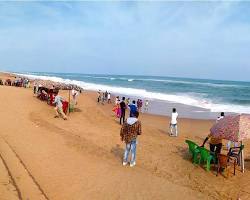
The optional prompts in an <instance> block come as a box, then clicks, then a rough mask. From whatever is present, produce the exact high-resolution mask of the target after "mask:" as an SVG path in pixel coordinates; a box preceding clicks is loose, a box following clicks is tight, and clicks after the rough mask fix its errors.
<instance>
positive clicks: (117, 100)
mask: <svg viewBox="0 0 250 200" xmlns="http://www.w3.org/2000/svg"><path fill="white" fill-rule="evenodd" d="M118 103H120V99H119V96H117V97H116V98H115V105H117V104H118Z"/></svg>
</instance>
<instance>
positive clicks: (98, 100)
mask: <svg viewBox="0 0 250 200" xmlns="http://www.w3.org/2000/svg"><path fill="white" fill-rule="evenodd" d="M100 101H101V91H100V90H99V91H98V93H97V102H98V103H99V102H100Z"/></svg>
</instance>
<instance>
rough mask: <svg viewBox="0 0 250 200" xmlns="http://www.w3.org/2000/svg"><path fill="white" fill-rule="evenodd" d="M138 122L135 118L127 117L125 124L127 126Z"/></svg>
mask: <svg viewBox="0 0 250 200" xmlns="http://www.w3.org/2000/svg"><path fill="white" fill-rule="evenodd" d="M137 121H138V119H137V118H135V117H129V118H128V119H127V123H128V124H129V125H133V124H134V123H135V122H137Z"/></svg>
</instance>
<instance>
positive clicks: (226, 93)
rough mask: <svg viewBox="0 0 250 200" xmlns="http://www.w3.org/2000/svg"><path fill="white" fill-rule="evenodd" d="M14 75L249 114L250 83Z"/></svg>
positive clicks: (39, 74)
mask: <svg viewBox="0 0 250 200" xmlns="http://www.w3.org/2000/svg"><path fill="white" fill-rule="evenodd" d="M17 74H22V75H26V76H28V77H29V78H41V79H46V80H53V81H58V82H63V83H72V84H76V85H79V86H81V87H83V88H84V89H86V90H93V91H97V90H99V89H100V90H102V91H106V90H107V91H109V92H111V93H113V94H123V95H126V96H131V97H140V98H142V99H149V100H159V101H166V102H168V103H177V104H183V105H187V106H193V107H197V108H202V109H205V110H207V111H209V112H222V111H223V112H233V113H249V114H250V82H239V81H222V80H208V79H190V78H173V77H163V76H162V77H161V76H131V75H129V76H125V75H95V74H72V73H47V72H46V73H44V72H29V73H17Z"/></svg>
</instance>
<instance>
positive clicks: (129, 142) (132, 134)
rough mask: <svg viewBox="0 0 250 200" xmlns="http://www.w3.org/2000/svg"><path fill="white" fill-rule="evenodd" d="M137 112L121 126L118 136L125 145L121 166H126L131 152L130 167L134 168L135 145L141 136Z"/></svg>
mask: <svg viewBox="0 0 250 200" xmlns="http://www.w3.org/2000/svg"><path fill="white" fill-rule="evenodd" d="M138 117H139V112H138V111H136V112H135V115H134V116H133V117H129V118H128V119H127V120H126V122H125V123H124V124H123V126H122V128H121V131H120V136H121V141H124V142H125V144H126V147H125V152H124V156H123V163H122V164H123V166H126V165H127V164H128V157H129V153H130V151H131V161H130V167H134V166H135V164H136V145H137V136H138V135H141V133H142V132H141V122H140V121H139V120H138Z"/></svg>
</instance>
